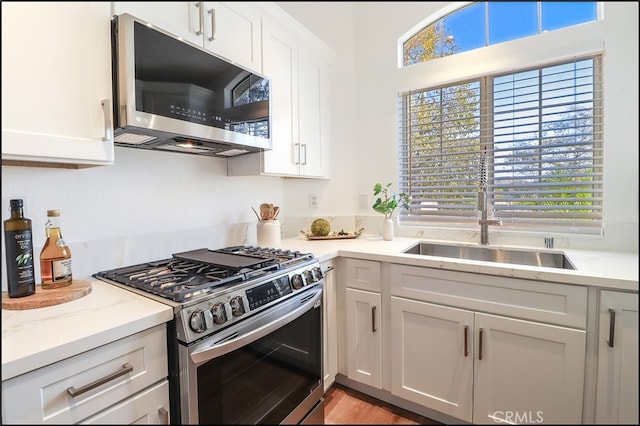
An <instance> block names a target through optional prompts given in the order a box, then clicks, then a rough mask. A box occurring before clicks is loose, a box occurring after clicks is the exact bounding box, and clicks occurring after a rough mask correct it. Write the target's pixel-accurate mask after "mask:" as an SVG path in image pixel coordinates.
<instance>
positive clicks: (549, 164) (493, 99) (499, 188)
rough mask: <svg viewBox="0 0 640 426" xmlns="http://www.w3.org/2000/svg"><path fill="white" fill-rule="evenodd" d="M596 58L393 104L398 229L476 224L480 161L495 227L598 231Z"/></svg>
mask: <svg viewBox="0 0 640 426" xmlns="http://www.w3.org/2000/svg"><path fill="white" fill-rule="evenodd" d="M601 62H602V59H601V57H600V56H592V57H587V58H580V59H576V60H573V61H570V62H563V63H556V64H552V65H548V66H544V67H539V68H533V69H526V70H520V71H516V72H511V73H505V74H500V75H489V76H484V77H482V78H478V79H474V80H469V81H464V82H458V83H456V84H452V85H447V86H441V87H432V88H425V89H421V90H414V91H409V92H405V93H401V94H400V96H399V133H400V134H399V143H400V147H399V152H400V156H399V159H400V164H399V172H400V176H399V182H400V190H401V191H402V192H406V193H408V194H410V195H411V212H407V211H402V212H401V215H400V220H401V221H411V222H424V221H429V222H432V221H439V222H449V223H471V222H475V221H476V220H477V215H478V213H477V208H478V201H477V200H478V190H479V182H480V163H481V158H483V157H484V158H485V159H486V166H487V180H488V200H489V208H490V210H492V212H490V215H491V213H493V215H494V216H496V217H499V218H501V219H503V226H515V227H533V228H540V229H542V228H548V227H552V228H557V227H559V226H560V227H569V228H571V229H572V230H574V231H576V232H584V233H597V232H600V228H601V227H602V203H603V200H602V169H603V165H602V161H603V160H602V156H603V141H602V135H603V132H602V102H603V93H602V71H601V68H602V64H601Z"/></svg>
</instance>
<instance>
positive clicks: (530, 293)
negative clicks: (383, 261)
mask: <svg viewBox="0 0 640 426" xmlns="http://www.w3.org/2000/svg"><path fill="white" fill-rule="evenodd" d="M391 295H392V296H402V297H407V298H410V299H416V300H422V301H424V302H432V303H439V304H443V305H449V306H455V307H458V308H465V309H472V310H477V311H484V312H488V313H494V314H501V315H506V316H512V317H517V318H522V319H527V320H533V321H540V322H548V323H553V324H558V325H564V326H568V327H576V328H585V327H586V322H587V287H585V286H576V285H566V284H557V283H548V282H543V281H533V280H523V279H519V278H505V277H497V276H492V275H480V274H469V273H466V272H456V271H444V270H439V269H430V268H421V267H415V266H406V265H396V264H393V265H391Z"/></svg>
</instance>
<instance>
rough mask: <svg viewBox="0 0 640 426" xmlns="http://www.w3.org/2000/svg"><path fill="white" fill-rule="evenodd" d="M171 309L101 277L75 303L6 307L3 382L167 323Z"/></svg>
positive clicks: (3, 325) (3, 337) (170, 315)
mask: <svg viewBox="0 0 640 426" xmlns="http://www.w3.org/2000/svg"><path fill="white" fill-rule="evenodd" d="M172 318H173V312H172V309H171V307H169V306H168V305H164V304H162V303H159V302H156V301H153V300H151V299H148V298H146V297H143V296H140V295H137V294H135V293H133V292H130V291H127V290H124V289H121V288H118V287H116V286H113V285H111V284H107V283H105V282H102V281H98V280H95V279H92V280H91V293H89V294H87V295H86V296H83V297H81V298H79V299H76V300H73V301H71V302H66V303H62V304H59V305H54V306H48V307H45V308H38V309H28V310H8V309H3V310H2V380H3V381H4V380H7V379H10V378H12V377H16V376H18V375H20V374H24V373H26V372H29V371H32V370H35V369H37V368H40V367H44V366H46V365H49V364H52V363H54V362H57V361H60V360H62V359H65V358H68V357H71V356H74V355H77V354H79V353H82V352H85V351H88V350H91V349H94V348H96V347H98V346H102V345H105V344H107V343H111V342H113V341H116V340H118V339H121V338H123V337H126V336H129V335H131V334H134V333H137V332H139V331H143V330H146V329H148V328H151V327H154V326H156V325H158V324H163V323H165V322H167V321H170V320H171V319H172Z"/></svg>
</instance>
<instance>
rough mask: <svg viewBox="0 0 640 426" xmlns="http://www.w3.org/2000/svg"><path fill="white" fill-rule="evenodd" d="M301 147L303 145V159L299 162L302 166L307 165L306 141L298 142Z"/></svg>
mask: <svg viewBox="0 0 640 426" xmlns="http://www.w3.org/2000/svg"><path fill="white" fill-rule="evenodd" d="M302 147H304V156H303V158H304V160H303V161H302V162H301V164H302V165H303V166H306V165H307V144H306V143H303V144H300V148H302Z"/></svg>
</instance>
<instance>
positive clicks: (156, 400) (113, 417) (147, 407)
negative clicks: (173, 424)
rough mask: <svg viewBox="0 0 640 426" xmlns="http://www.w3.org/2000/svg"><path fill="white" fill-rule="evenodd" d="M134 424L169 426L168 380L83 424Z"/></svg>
mask: <svg viewBox="0 0 640 426" xmlns="http://www.w3.org/2000/svg"><path fill="white" fill-rule="evenodd" d="M134 423H135V424H137V425H139V424H145V425H159V424H162V425H168V424H169V382H168V381H167V380H163V381H162V382H160V383H158V384H157V385H155V386H153V387H151V388H149V389H145V390H144V391H142V392H140V393H137V394H135V395H134V396H132V397H131V398H128V399H125V400H124V401H122V402H120V403H118V404H116V405H114V406H113V407H110V408H108V409H106V410H104V411H101V412H100V413H98V414H96V415H95V416H91V417H89V418H88V419H86V420H85V421H83V422H82V424H103V425H116V424H118V425H130V424H134Z"/></svg>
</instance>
